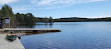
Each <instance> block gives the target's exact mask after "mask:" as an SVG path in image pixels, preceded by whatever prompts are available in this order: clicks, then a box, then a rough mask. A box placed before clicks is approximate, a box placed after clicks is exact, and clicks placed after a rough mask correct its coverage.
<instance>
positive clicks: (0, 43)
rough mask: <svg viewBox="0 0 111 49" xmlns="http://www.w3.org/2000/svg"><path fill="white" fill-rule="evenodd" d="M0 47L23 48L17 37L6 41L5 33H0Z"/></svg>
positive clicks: (6, 48) (1, 48)
mask: <svg viewBox="0 0 111 49" xmlns="http://www.w3.org/2000/svg"><path fill="white" fill-rule="evenodd" d="M0 49H25V48H24V46H23V45H22V43H21V42H20V41H19V39H18V38H17V39H16V40H15V41H12V42H11V41H8V40H7V39H6V34H0Z"/></svg>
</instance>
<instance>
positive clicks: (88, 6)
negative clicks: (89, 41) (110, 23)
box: [0, 0, 111, 18]
mask: <svg viewBox="0 0 111 49" xmlns="http://www.w3.org/2000/svg"><path fill="white" fill-rule="evenodd" d="M4 4H8V5H9V6H11V7H12V9H13V12H14V13H29V12H30V13H32V14H33V15H34V16H36V17H49V16H52V17H53V18H61V17H88V18H97V17H99V18H100V17H111V0H0V8H1V7H2V6H3V5H4Z"/></svg>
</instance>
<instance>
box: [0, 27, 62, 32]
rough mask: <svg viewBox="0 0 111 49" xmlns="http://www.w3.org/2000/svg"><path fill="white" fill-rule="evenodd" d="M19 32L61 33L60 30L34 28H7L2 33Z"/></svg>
mask: <svg viewBox="0 0 111 49" xmlns="http://www.w3.org/2000/svg"><path fill="white" fill-rule="evenodd" d="M10 30H12V31H18V32H60V31H61V30H59V29H34V28H5V29H1V31H10Z"/></svg>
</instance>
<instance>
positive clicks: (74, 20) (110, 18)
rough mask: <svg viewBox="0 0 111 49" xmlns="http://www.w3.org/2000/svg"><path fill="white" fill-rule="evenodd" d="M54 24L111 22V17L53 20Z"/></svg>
mask: <svg viewBox="0 0 111 49" xmlns="http://www.w3.org/2000/svg"><path fill="white" fill-rule="evenodd" d="M54 21H55V22H97V21H111V17H106V18H79V17H70V18H59V19H54Z"/></svg>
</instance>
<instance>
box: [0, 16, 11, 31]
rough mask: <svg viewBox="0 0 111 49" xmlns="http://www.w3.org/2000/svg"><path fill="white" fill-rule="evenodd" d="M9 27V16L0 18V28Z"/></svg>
mask: <svg viewBox="0 0 111 49" xmlns="http://www.w3.org/2000/svg"><path fill="white" fill-rule="evenodd" d="M7 27H10V18H9V17H7V18H0V29H2V28H7Z"/></svg>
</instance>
